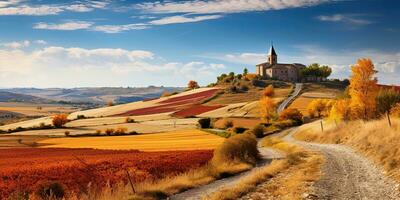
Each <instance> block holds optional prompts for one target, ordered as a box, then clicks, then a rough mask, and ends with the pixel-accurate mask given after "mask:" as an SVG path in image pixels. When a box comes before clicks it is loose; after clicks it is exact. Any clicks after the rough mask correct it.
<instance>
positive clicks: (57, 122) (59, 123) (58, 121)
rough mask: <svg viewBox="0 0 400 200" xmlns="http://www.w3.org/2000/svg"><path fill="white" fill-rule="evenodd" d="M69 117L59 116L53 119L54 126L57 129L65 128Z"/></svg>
mask: <svg viewBox="0 0 400 200" xmlns="http://www.w3.org/2000/svg"><path fill="white" fill-rule="evenodd" d="M68 121H69V120H68V116H67V115H65V114H59V115H56V116H54V117H53V126H54V127H56V128H61V127H63V126H64V125H65V124H66V123H67V122H68Z"/></svg>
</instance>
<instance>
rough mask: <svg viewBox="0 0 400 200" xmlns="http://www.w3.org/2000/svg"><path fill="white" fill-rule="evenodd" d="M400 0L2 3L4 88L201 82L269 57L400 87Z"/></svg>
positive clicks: (1, 74) (1, 77)
mask: <svg viewBox="0 0 400 200" xmlns="http://www.w3.org/2000/svg"><path fill="white" fill-rule="evenodd" d="M399 9H400V1H398V0H185V1H177V0H168V1H163V0H135V1H129V0H119V1H111V0H106V1H95V0H77V1H59V0H51V1H48V0H0V88H9V87H38V88H49V87H64V88H72V87H104V86H107V87H128V86H130V87H143V86H149V85H155V86H185V85H186V84H187V82H188V81H189V80H196V81H198V82H199V84H200V85H207V84H208V83H211V82H215V80H216V76H218V75H219V74H221V73H229V72H231V71H233V72H235V73H241V72H242V71H243V69H244V68H245V67H246V68H248V69H249V71H250V72H255V65H256V64H258V63H261V62H265V61H266V54H267V51H268V49H269V47H270V45H271V43H272V42H273V44H274V47H275V50H276V52H277V54H278V62H280V63H303V64H305V65H308V64H311V63H320V64H324V65H328V66H330V67H332V68H333V73H332V76H331V78H340V79H343V78H348V77H349V75H350V66H351V65H353V64H355V63H356V62H357V59H359V58H371V59H372V60H373V62H374V64H375V67H376V69H377V70H378V71H379V72H378V75H377V77H378V80H379V82H380V83H382V84H395V85H400V20H399V19H400V12H399Z"/></svg>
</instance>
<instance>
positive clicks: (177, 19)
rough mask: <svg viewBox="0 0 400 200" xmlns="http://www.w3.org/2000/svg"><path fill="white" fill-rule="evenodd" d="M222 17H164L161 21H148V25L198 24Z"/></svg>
mask: <svg viewBox="0 0 400 200" xmlns="http://www.w3.org/2000/svg"><path fill="white" fill-rule="evenodd" d="M221 17H222V15H204V16H195V17H190V16H185V15H177V16H171V17H164V18H161V19H157V20H153V21H150V24H153V25H166V24H180V23H192V22H200V21H205V20H212V19H218V18H221Z"/></svg>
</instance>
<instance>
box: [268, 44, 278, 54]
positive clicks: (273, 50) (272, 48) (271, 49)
mask: <svg viewBox="0 0 400 200" xmlns="http://www.w3.org/2000/svg"><path fill="white" fill-rule="evenodd" d="M268 55H273V56H276V52H275V49H274V45H271V48H269V53H268Z"/></svg>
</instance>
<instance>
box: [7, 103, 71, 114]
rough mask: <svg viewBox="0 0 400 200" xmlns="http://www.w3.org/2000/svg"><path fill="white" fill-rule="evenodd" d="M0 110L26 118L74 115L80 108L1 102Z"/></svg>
mask: <svg viewBox="0 0 400 200" xmlns="http://www.w3.org/2000/svg"><path fill="white" fill-rule="evenodd" d="M0 110H5V111H11V112H16V113H20V114H23V115H26V116H50V115H54V114H58V113H72V112H75V111H77V110H78V108H75V107H71V106H65V105H57V104H34V103H19V102H0Z"/></svg>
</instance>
